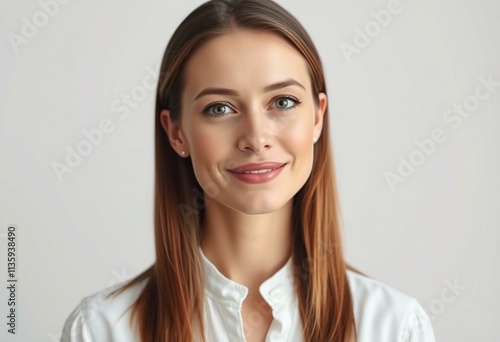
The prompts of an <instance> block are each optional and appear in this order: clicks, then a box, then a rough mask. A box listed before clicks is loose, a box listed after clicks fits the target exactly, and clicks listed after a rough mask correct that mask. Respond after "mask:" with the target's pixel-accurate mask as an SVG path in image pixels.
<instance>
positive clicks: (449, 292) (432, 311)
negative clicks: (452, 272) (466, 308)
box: [424, 277, 467, 322]
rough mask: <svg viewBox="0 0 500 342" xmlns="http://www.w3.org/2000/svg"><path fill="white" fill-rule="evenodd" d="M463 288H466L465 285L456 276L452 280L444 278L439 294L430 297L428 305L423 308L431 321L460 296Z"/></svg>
mask: <svg viewBox="0 0 500 342" xmlns="http://www.w3.org/2000/svg"><path fill="white" fill-rule="evenodd" d="M465 290H467V286H466V285H464V284H462V283H460V281H459V280H458V278H457V277H455V278H454V279H453V281H450V280H448V279H445V280H444V287H443V288H442V289H441V292H440V293H439V296H438V297H437V298H434V299H432V300H431V301H430V302H429V305H428V306H427V307H425V308H424V310H425V312H426V313H427V315H428V316H429V318H430V320H431V322H432V321H435V320H436V319H437V317H438V316H441V315H442V314H443V313H444V312H445V311H446V309H447V308H448V307H449V306H450V305H451V304H453V303H454V302H455V301H456V300H457V299H458V298H459V297H460V296H462V294H463V292H464V291H465Z"/></svg>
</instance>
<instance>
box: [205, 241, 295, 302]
mask: <svg viewBox="0 0 500 342" xmlns="http://www.w3.org/2000/svg"><path fill="white" fill-rule="evenodd" d="M198 249H199V251H200V256H201V262H202V269H203V278H204V281H205V292H206V293H207V294H208V295H209V296H211V297H212V298H214V299H216V300H217V301H218V302H219V303H221V304H223V305H226V306H230V307H234V308H240V307H241V304H242V302H243V300H244V299H245V298H246V296H247V294H248V288H247V287H246V286H244V285H242V284H240V283H237V282H235V281H234V280H231V279H229V278H227V277H226V276H224V275H223V274H222V273H220V272H219V270H218V269H217V267H215V265H214V264H213V263H212V262H211V261H210V260H208V258H207V257H206V256H205V254H204V253H203V250H202V249H201V247H200V246H198ZM259 292H260V294H261V296H262V298H264V300H265V301H266V302H267V303H268V304H269V306H270V307H271V308H273V309H276V308H277V307H279V306H280V305H282V304H284V303H286V302H287V300H289V299H290V298H291V297H293V296H294V295H295V284H294V276H293V258H292V256H290V258H289V259H288V261H287V262H286V264H285V265H283V267H281V268H280V269H279V270H278V271H277V272H276V273H274V274H273V275H272V276H271V277H270V278H268V279H267V280H265V281H264V282H263V283H262V284H261V285H260V286H259Z"/></svg>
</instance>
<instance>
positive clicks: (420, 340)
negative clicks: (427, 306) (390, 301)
mask: <svg viewBox="0 0 500 342" xmlns="http://www.w3.org/2000/svg"><path fill="white" fill-rule="evenodd" d="M411 304H412V305H411V310H410V314H409V316H408V329H407V330H406V331H405V333H404V336H403V339H402V341H403V342H436V337H435V336H434V330H433V328H432V324H431V320H430V318H429V316H428V315H427V313H426V312H425V310H424V308H423V307H422V305H420V303H419V302H418V301H417V299H415V298H413V299H412V303H411Z"/></svg>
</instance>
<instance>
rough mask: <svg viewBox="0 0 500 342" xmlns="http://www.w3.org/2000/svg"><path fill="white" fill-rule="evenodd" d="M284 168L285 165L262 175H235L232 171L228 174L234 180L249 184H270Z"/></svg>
mask: <svg viewBox="0 0 500 342" xmlns="http://www.w3.org/2000/svg"><path fill="white" fill-rule="evenodd" d="M285 166H286V164H285V165H283V166H281V167H280V168H278V169H275V170H273V171H269V172H264V173H235V172H232V171H229V173H231V175H233V176H234V178H236V179H239V180H240V181H242V182H245V183H249V184H260V183H267V182H270V181H272V180H273V179H274V178H276V177H278V175H279V174H280V173H281V170H283V168H284V167H285Z"/></svg>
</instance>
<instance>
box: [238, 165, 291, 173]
mask: <svg viewBox="0 0 500 342" xmlns="http://www.w3.org/2000/svg"><path fill="white" fill-rule="evenodd" d="M286 164H287V163H285V164H282V165H279V166H275V167H265V168H262V169H256V170H248V171H242V170H237V169H234V170H228V171H229V172H232V173H236V174H262V173H268V172H272V171H274V170H277V169H281V168H282V167H283V166H285V165H286Z"/></svg>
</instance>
